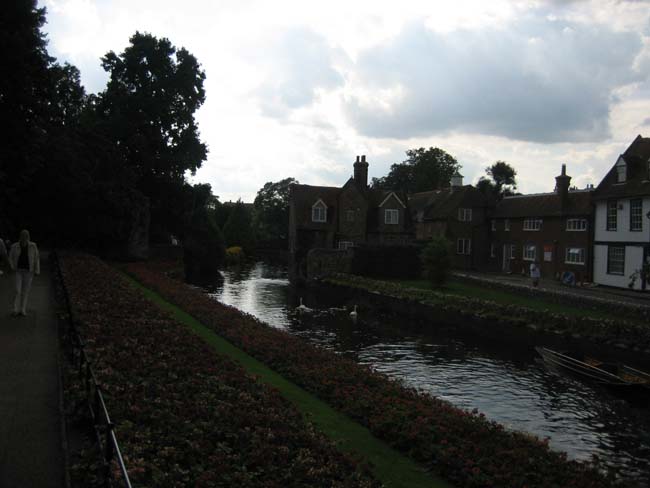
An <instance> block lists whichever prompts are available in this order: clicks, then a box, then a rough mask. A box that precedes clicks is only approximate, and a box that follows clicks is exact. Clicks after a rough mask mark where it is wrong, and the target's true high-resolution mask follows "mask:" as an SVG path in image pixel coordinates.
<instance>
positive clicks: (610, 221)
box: [607, 200, 618, 230]
mask: <svg viewBox="0 0 650 488" xmlns="http://www.w3.org/2000/svg"><path fill="white" fill-rule="evenodd" d="M617 215H618V202H617V201H616V200H610V201H608V202H607V230H616V216H617Z"/></svg>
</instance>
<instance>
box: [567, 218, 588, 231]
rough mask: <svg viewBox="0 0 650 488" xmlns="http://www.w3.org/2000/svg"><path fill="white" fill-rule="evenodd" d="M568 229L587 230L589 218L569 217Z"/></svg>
mask: <svg viewBox="0 0 650 488" xmlns="http://www.w3.org/2000/svg"><path fill="white" fill-rule="evenodd" d="M566 230H568V231H583V230H587V219H567V221H566Z"/></svg>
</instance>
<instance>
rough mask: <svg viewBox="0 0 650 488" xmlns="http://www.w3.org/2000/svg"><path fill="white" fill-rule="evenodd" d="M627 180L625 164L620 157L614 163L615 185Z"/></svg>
mask: <svg viewBox="0 0 650 488" xmlns="http://www.w3.org/2000/svg"><path fill="white" fill-rule="evenodd" d="M626 179H627V163H626V162H625V160H624V159H623V158H622V157H621V158H618V162H617V163H616V183H625V180H626Z"/></svg>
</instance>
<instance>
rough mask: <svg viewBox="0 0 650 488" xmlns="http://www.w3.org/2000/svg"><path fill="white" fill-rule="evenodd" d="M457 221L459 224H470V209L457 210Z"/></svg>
mask: <svg viewBox="0 0 650 488" xmlns="http://www.w3.org/2000/svg"><path fill="white" fill-rule="evenodd" d="M458 220H459V221H460V222H471V221H472V209H471V208H458Z"/></svg>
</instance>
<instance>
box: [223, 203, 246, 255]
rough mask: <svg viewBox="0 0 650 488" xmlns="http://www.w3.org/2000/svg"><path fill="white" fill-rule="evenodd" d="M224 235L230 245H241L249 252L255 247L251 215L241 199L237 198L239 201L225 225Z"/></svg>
mask: <svg viewBox="0 0 650 488" xmlns="http://www.w3.org/2000/svg"><path fill="white" fill-rule="evenodd" d="M223 236H224V238H225V239H226V244H227V245H228V246H229V247H230V246H240V247H242V248H244V250H245V251H248V252H250V251H251V250H252V249H253V246H254V238H253V228H252V226H251V215H250V212H249V211H248V209H247V208H246V206H245V205H244V203H243V202H242V201H241V200H237V203H235V205H234V206H233V208H232V210H231V212H230V216H229V217H228V220H227V221H226V224H225V225H224V226H223Z"/></svg>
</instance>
